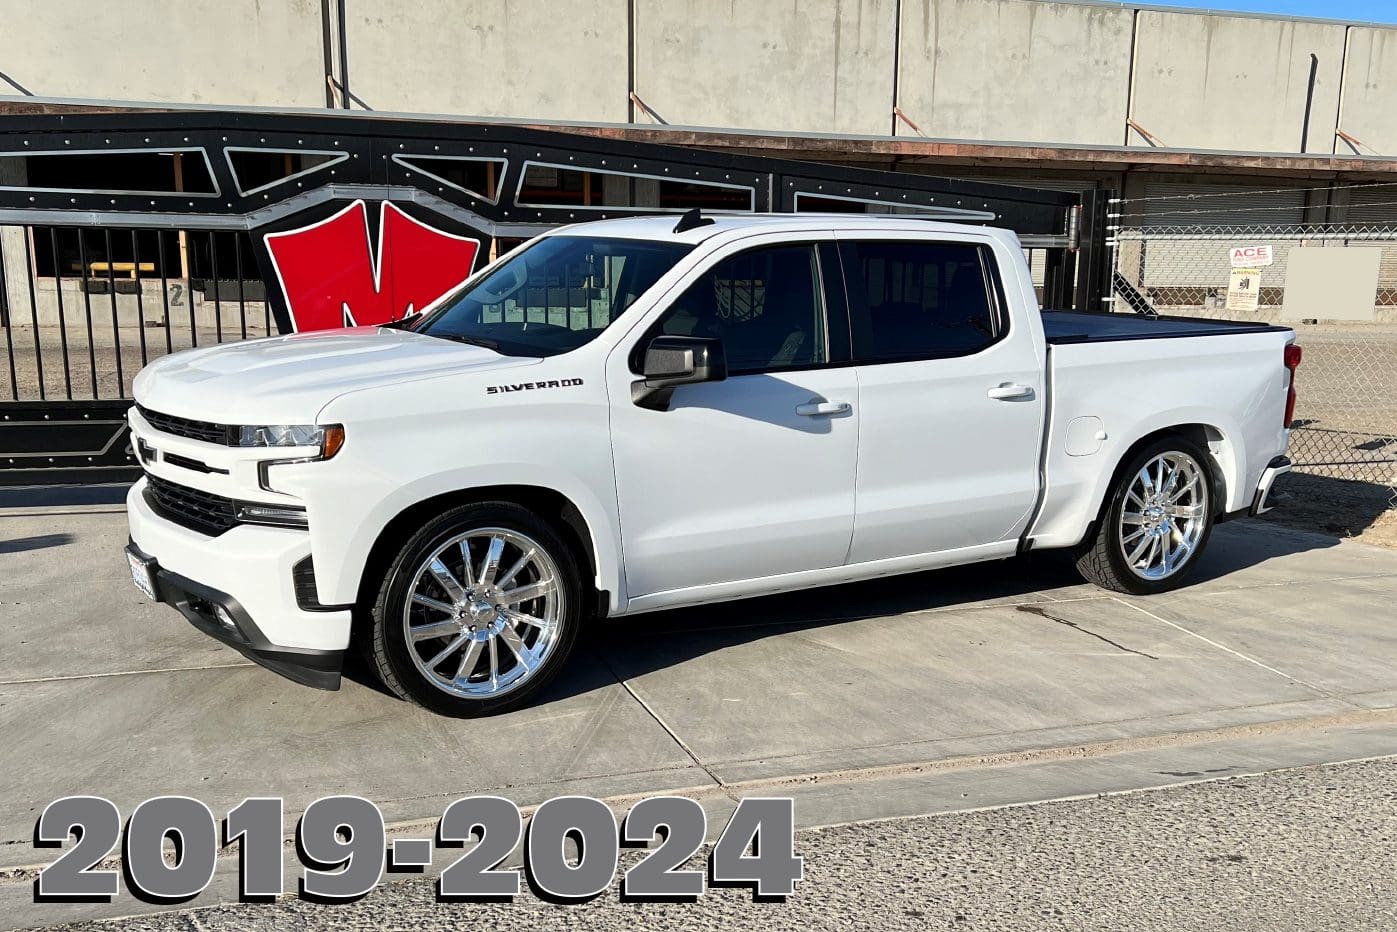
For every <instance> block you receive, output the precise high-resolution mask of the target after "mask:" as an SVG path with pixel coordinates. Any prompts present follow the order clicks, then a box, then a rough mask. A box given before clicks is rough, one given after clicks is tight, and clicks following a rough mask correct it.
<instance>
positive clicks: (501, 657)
mask: <svg viewBox="0 0 1397 932" xmlns="http://www.w3.org/2000/svg"><path fill="white" fill-rule="evenodd" d="M584 604H585V600H584V598H583V584H582V579H581V575H580V573H579V572H578V569H577V560H576V558H575V557H574V555H573V552H572V548H570V547H569V546H568V545H567V544H566V543H565V542H564V541H563V540H562V538H561V537H560V536H559V535H558V533H557V532H556V531H554V530H553V528H552V526H551V525H549V524H548V523H547V522H546V521H544V520H543V519H542V518H540V517H539V516H538V515H536V514H534V513H533V512H531V511H529V510H528V509H526V508H523V507H521V506H519V505H515V504H512V503H509V502H482V503H478V504H471V505H462V506H460V507H457V508H452V509H451V510H449V511H447V512H446V513H444V514H442V515H439V516H438V517H436V518H434V519H433V520H431V521H429V522H428V523H427V524H426V526H425V527H423V528H422V529H421V530H420V531H418V532H417V533H416V534H415V535H413V536H412V538H410V539H409V540H408V541H407V543H405V544H404V545H403V547H402V549H401V550H399V552H398V554H397V556H396V558H395V559H394V560H393V562H392V564H391V566H390V568H389V572H388V574H387V576H386V577H385V579H384V582H383V585H382V587H381V588H380V590H379V593H378V597H377V599H376V600H375V603H374V607H373V633H372V637H373V643H372V648H373V650H372V654H373V661H374V665H375V666H376V667H377V669H378V673H379V676H380V678H381V679H382V680H383V682H384V684H385V685H386V686H387V687H388V688H389V689H390V690H392V691H393V692H394V693H396V694H397V695H398V696H400V697H402V698H404V699H408V700H410V701H412V702H416V703H417V704H418V705H422V706H425V707H426V708H429V709H431V710H433V711H435V712H439V713H441V714H444V715H451V716H456V717H462V718H468V717H474V716H478V715H489V714H492V713H496V712H503V711H506V710H508V709H512V708H516V707H518V706H520V705H522V704H524V703H525V702H527V701H528V700H529V698H530V697H532V696H533V695H534V694H535V693H536V692H537V691H538V690H539V689H540V688H541V687H543V685H544V684H545V683H547V682H548V680H550V679H552V678H553V676H554V675H556V673H557V672H558V670H559V669H560V668H561V667H562V665H563V662H564V661H565V660H566V659H567V655H568V653H569V652H570V651H571V650H572V645H573V642H574V641H575V640H576V638H577V630H578V628H579V627H580V626H581V623H582V617H583V611H584V609H583V606H584Z"/></svg>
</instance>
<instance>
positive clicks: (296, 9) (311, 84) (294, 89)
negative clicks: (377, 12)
mask: <svg viewBox="0 0 1397 932" xmlns="http://www.w3.org/2000/svg"><path fill="white" fill-rule="evenodd" d="M0 23H3V24H4V25H3V26H2V27H0V71H4V72H5V73H6V74H8V75H9V76H10V77H11V78H13V79H14V80H15V81H17V82H18V83H20V84H21V85H23V86H24V87H26V88H28V89H29V91H30V92H32V93H34V94H37V95H40V96H45V97H92V98H100V99H106V100H158V101H182V102H193V103H214V104H260V105H290V106H304V107H317V106H324V104H325V79H324V68H323V61H324V56H323V52H322V50H323V43H322V41H321V27H320V2H319V0H178V2H175V0H169V2H157V0H141V2H131V0H122V2H93V0H0ZM0 93H13V91H12V89H11V88H9V87H8V86H6V85H0Z"/></svg>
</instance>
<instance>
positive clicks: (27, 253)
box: [24, 227, 46, 401]
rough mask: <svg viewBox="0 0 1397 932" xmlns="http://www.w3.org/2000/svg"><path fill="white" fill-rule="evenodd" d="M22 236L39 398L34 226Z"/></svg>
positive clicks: (41, 370)
mask: <svg viewBox="0 0 1397 932" xmlns="http://www.w3.org/2000/svg"><path fill="white" fill-rule="evenodd" d="M25 233H26V235H25V237H24V239H25V243H24V270H25V272H27V273H28V274H29V317H30V319H31V320H32V321H33V322H34V369H35V371H36V372H37V373H38V376H39V400H40V401H43V400H44V399H45V397H46V396H45V394H44V350H43V347H41V346H40V345H39V299H38V297H37V296H36V295H35V293H34V286H35V284H36V283H35V281H34V250H33V243H34V228H33V227H29V228H28V229H27V230H26V231H25Z"/></svg>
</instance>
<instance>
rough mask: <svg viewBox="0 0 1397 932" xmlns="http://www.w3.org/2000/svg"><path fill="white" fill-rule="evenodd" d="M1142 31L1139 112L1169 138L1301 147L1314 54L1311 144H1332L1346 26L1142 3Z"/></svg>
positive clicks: (1261, 148) (1319, 147) (1326, 147)
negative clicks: (1179, 10)
mask: <svg viewBox="0 0 1397 932" xmlns="http://www.w3.org/2000/svg"><path fill="white" fill-rule="evenodd" d="M1137 29H1138V32H1139V34H1138V38H1137V45H1136V52H1135V94H1134V108H1133V109H1134V118H1135V120H1136V122H1138V123H1139V124H1140V125H1141V126H1143V127H1144V128H1145V129H1146V130H1148V131H1149V132H1150V133H1151V134H1153V135H1154V136H1156V137H1158V138H1159V139H1160V140H1161V141H1162V142H1163V143H1164V144H1166V145H1168V146H1170V147H1174V148H1198V149H1246V150H1251V151H1257V152H1297V151H1299V150H1300V140H1301V135H1302V127H1303V126H1304V116H1305V97H1306V93H1307V90H1308V87H1309V78H1310V55H1311V54H1314V55H1316V56H1318V58H1319V70H1318V75H1317V81H1316V84H1315V94H1314V104H1313V107H1312V110H1311V117H1310V129H1309V146H1308V151H1311V152H1325V153H1327V152H1330V151H1331V147H1330V140H1331V138H1332V137H1333V133H1334V117H1335V114H1336V113H1337V112H1338V105H1339V81H1340V75H1341V73H1342V68H1343V55H1344V27H1343V26H1341V25H1327V24H1322V23H1305V22H1298V21H1294V20H1277V19H1254V18H1253V19H1248V18H1242V17H1234V16H1204V15H1198V14H1186V13H1162V12H1158V11H1154V10H1142V11H1140V13H1139V23H1138V26H1137ZM1132 141H1141V140H1139V139H1138V137H1136V138H1133V139H1132Z"/></svg>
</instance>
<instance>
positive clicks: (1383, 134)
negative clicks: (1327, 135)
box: [1332, 27, 1397, 155]
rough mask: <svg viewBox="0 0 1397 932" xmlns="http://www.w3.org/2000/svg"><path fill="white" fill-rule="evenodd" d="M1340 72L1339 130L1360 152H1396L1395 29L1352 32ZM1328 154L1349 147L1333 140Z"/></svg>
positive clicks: (1396, 47) (1344, 151)
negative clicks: (1341, 111)
mask: <svg viewBox="0 0 1397 932" xmlns="http://www.w3.org/2000/svg"><path fill="white" fill-rule="evenodd" d="M1344 70H1345V74H1344V104H1343V114H1342V118H1341V119H1340V121H1339V129H1342V130H1343V131H1344V132H1346V133H1348V134H1349V135H1351V136H1353V137H1355V138H1356V139H1358V140H1359V141H1360V142H1362V143H1363V144H1364V145H1365V146H1366V147H1367V148H1362V149H1360V151H1362V152H1372V151H1376V152H1382V153H1384V154H1387V155H1391V154H1393V153H1397V29H1363V28H1358V27H1355V28H1354V29H1352V30H1351V31H1350V33H1349V51H1348V59H1347V61H1346V63H1345V69H1344ZM1332 151H1334V152H1341V153H1352V152H1353V148H1352V147H1350V146H1349V144H1348V143H1346V142H1344V141H1342V140H1340V139H1338V138H1337V137H1336V138H1335V140H1334V148H1333V150H1332Z"/></svg>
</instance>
